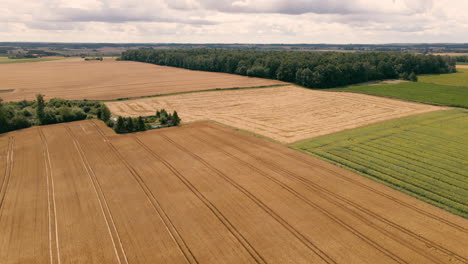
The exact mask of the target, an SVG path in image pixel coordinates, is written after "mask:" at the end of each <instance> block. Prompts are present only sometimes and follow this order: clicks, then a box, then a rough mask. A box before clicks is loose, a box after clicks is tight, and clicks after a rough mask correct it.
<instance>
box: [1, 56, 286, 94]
mask: <svg viewBox="0 0 468 264" xmlns="http://www.w3.org/2000/svg"><path fill="white" fill-rule="evenodd" d="M0 72H1V79H2V81H1V82H0V90H8V89H13V90H14V91H13V92H9V93H2V98H3V99H4V100H5V101H19V100H23V99H26V100H31V99H34V96H35V95H36V94H38V93H42V94H45V95H46V96H47V98H53V97H59V98H63V99H90V100H113V99H119V98H128V97H140V96H151V95H159V94H171V93H181V92H189V91H198V90H212V89H225V88H236V87H257V86H270V85H279V84H284V83H283V82H280V81H275V80H268V79H260V78H250V77H245V76H238V75H233V74H225V73H211V72H200V71H190V70H184V69H179V68H173V67H164V66H157V65H152V64H147V63H138V62H127V61H115V60H110V59H109V60H107V59H106V60H104V61H102V62H101V61H84V60H83V59H67V60H57V61H48V62H40V63H34V64H32V63H20V64H5V65H0Z"/></svg>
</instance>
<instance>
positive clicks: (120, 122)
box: [115, 116, 125, 133]
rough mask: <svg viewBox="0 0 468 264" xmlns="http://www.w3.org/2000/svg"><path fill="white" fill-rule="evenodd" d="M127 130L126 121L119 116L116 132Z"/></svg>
mask: <svg viewBox="0 0 468 264" xmlns="http://www.w3.org/2000/svg"><path fill="white" fill-rule="evenodd" d="M124 128H125V121H124V119H123V117H121V116H119V117H118V118H117V124H116V125H115V132H117V133H120V132H122V131H123V130H124Z"/></svg>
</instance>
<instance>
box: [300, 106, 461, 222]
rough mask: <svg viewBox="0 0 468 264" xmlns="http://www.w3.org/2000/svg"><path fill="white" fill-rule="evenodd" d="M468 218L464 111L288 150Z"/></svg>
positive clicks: (422, 117) (392, 123) (346, 133)
mask: <svg viewBox="0 0 468 264" xmlns="http://www.w3.org/2000/svg"><path fill="white" fill-rule="evenodd" d="M292 147H293V148H296V149H298V150H300V151H303V152H306V153H308V154H310V155H314V156H317V157H319V158H322V159H325V160H327V161H329V162H331V163H334V164H337V165H339V166H342V167H345V168H347V169H349V170H352V171H354V172H357V173H359V174H361V175H363V176H365V177H367V178H370V179H374V180H375V181H377V182H381V183H383V184H386V185H388V186H390V187H392V188H394V189H397V190H401V191H403V192H405V193H407V194H409V195H411V196H414V197H416V198H419V199H421V200H423V201H426V202H428V203H430V204H433V205H435V206H438V207H440V208H443V209H445V210H447V211H449V212H452V213H454V214H457V215H460V216H462V217H465V218H468V151H467V149H468V110H466V109H452V110H444V111H437V112H431V113H426V114H420V115H416V116H410V117H405V118H401V119H397V120H391V121H387V122H382V123H378V124H373V125H369V126H366V127H361V128H356V129H352V130H347V131H344V132H338V133H335V134H331V135H326V136H321V137H318V138H314V139H310V140H308V141H302V142H298V143H295V144H293V145H292Z"/></svg>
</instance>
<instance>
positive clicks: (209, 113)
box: [106, 86, 444, 143]
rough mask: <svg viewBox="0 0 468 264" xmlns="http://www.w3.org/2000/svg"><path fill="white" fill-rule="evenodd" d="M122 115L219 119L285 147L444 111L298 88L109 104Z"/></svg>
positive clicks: (420, 105) (423, 106) (426, 106)
mask: <svg viewBox="0 0 468 264" xmlns="http://www.w3.org/2000/svg"><path fill="white" fill-rule="evenodd" d="M106 104H107V106H108V107H109V109H110V110H111V112H112V113H113V114H115V115H121V116H140V115H141V116H148V115H154V113H155V111H156V110H158V109H162V108H165V109H168V110H170V111H173V110H177V112H178V113H179V114H180V116H182V119H183V120H182V121H183V122H192V121H197V120H214V121H217V122H220V123H223V124H226V125H229V126H233V127H236V128H240V129H244V130H248V131H251V132H254V133H257V134H260V135H263V136H266V137H269V138H272V139H275V140H278V141H281V142H284V143H291V142H296V141H299V140H303V139H307V138H311V137H316V136H321V135H325V134H330V133H334V132H338V131H342V130H345V129H351V128H356V127H360V126H364V125H368V124H372V123H376V122H380V121H384V120H388V119H394V118H399V117H404V116H409V115H414V114H419V113H425V112H430V111H436V110H441V109H444V108H441V107H436V106H430V105H423V104H418V103H410V102H404V101H398V100H392V99H386V98H380V97H375V96H369V95H362V94H354V93H342V92H326V91H317V90H308V89H303V88H299V87H295V86H286V87H275V88H262V89H250V90H242V91H240V90H238V91H219V92H218V91H216V92H204V93H193V94H182V95H174V96H162V97H154V98H144V99H137V100H129V101H116V102H109V103H106Z"/></svg>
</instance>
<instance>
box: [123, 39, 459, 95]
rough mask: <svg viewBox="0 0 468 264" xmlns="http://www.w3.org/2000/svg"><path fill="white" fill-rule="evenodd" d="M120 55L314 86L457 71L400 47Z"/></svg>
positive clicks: (451, 62)
mask: <svg viewBox="0 0 468 264" xmlns="http://www.w3.org/2000/svg"><path fill="white" fill-rule="evenodd" d="M121 59H122V60H131V61H139V62H147V63H153V64H158V65H167V66H174V67H180V68H186V69H191V70H202V71H212V72H225V73H233V74H239V75H246V76H253V77H262V78H270V79H277V80H281V81H286V82H292V83H296V84H299V85H302V86H305V87H310V88H312V87H313V88H330V87H337V86H344V85H349V84H354V83H361V82H367V81H372V80H381V79H396V78H399V79H406V80H410V79H411V78H412V77H413V76H415V75H417V74H430V73H450V72H455V71H456V69H455V64H456V60H455V59H454V58H451V57H448V56H434V55H422V54H405V53H398V52H356V53H339V52H310V51H263V50H246V49H243V50H232V49H229V50H228V49H208V48H201V49H165V50H163V49H157V50H156V49H140V50H128V51H125V52H123V53H122V56H121ZM413 79H414V78H413Z"/></svg>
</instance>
